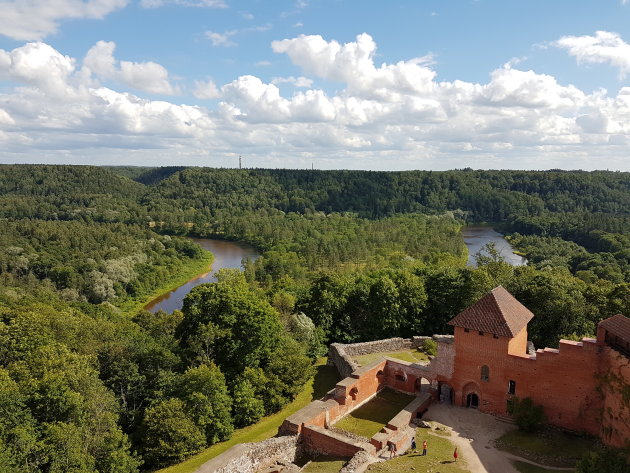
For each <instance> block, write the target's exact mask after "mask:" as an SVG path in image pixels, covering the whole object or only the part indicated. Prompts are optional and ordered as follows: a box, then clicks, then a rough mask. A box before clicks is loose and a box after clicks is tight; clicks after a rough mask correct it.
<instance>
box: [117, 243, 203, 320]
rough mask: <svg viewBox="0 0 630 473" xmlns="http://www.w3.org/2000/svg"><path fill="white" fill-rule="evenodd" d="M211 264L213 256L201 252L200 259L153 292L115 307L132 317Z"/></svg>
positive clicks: (182, 269)
mask: <svg viewBox="0 0 630 473" xmlns="http://www.w3.org/2000/svg"><path fill="white" fill-rule="evenodd" d="M213 262H214V254H213V253H211V252H210V251H207V250H203V255H202V257H201V258H200V259H198V260H192V261H191V262H190V263H189V264H187V265H185V266H183V267H182V268H181V271H180V272H179V273H177V274H176V275H174V276H173V277H172V278H169V280H168V281H167V282H165V283H164V284H162V285H161V286H159V287H156V288H155V289H154V290H153V291H151V293H149V294H145V295H143V296H140V297H134V298H132V299H128V300H126V301H124V302H122V303H121V304H119V305H117V306H118V307H119V308H120V310H121V311H122V312H123V313H124V314H126V315H128V316H129V317H133V316H134V315H136V314H137V313H138V311H140V310H142V308H143V307H144V306H145V305H147V304H148V303H149V302H151V301H152V300H154V299H157V298H158V297H160V296H161V295H162V294H166V293H168V292H171V291H172V290H174V289H177V288H178V287H179V286H182V285H184V284H186V283H187V282H188V281H190V280H191V279H193V278H194V277H196V276H199V275H200V274H204V273H207V272H208V271H210V270H211V266H212V263H213Z"/></svg>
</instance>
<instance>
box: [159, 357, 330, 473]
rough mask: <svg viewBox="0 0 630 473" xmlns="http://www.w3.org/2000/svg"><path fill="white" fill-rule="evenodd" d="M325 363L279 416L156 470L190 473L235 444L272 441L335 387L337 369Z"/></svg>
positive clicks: (318, 366)
mask: <svg viewBox="0 0 630 473" xmlns="http://www.w3.org/2000/svg"><path fill="white" fill-rule="evenodd" d="M325 363H326V359H325V358H322V359H320V360H319V361H318V362H317V364H316V367H317V372H316V374H315V377H314V378H312V379H311V380H310V381H309V382H308V383H306V385H305V386H304V389H303V390H302V392H301V393H300V394H298V395H297V397H296V398H295V400H294V401H293V402H292V403H291V404H289V405H288V406H287V407H285V408H284V409H282V410H281V411H280V412H277V413H275V414H273V415H271V416H269V417H265V418H264V419H262V420H261V421H260V422H258V423H256V424H253V425H250V426H248V427H244V428H242V429H238V430H236V431H235V432H234V435H232V438H231V439H230V440H227V441H225V442H221V443H218V444H216V445H213V446H211V447H209V448H207V449H206V450H204V451H203V452H201V453H199V454H197V455H195V456H194V457H191V458H189V459H188V460H186V461H185V462H183V463H180V464H178V465H173V466H171V467H168V468H165V469H162V470H159V473H192V472H194V471H195V470H196V469H197V468H199V467H200V466H201V465H203V464H204V463H205V462H207V461H208V460H211V459H213V458H214V457H216V456H217V455H220V454H221V453H223V452H225V451H226V450H227V449H229V448H231V447H233V446H234V445H236V444H239V443H246V442H260V441H261V440H265V439H268V438H270V437H273V436H274V435H276V434H277V433H278V428H279V427H280V425H281V424H282V422H283V421H284V419H286V418H287V417H288V416H290V415H291V414H293V413H295V412H297V411H299V410H300V409H302V408H303V407H304V406H306V405H307V404H308V403H310V402H311V401H313V400H315V399H319V398H321V397H322V396H323V395H324V394H326V393H327V392H328V391H330V390H331V389H332V388H333V387H334V386H335V384H337V382H338V381H339V379H340V377H339V373H338V372H337V369H336V368H335V367H334V366H326V364H325Z"/></svg>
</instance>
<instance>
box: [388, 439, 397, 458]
mask: <svg viewBox="0 0 630 473" xmlns="http://www.w3.org/2000/svg"><path fill="white" fill-rule="evenodd" d="M394 455H396V444H395V443H393V442H390V443H389V459H390V460H391V459H392V458H393V457H394Z"/></svg>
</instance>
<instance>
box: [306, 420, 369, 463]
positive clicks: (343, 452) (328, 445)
mask: <svg viewBox="0 0 630 473" xmlns="http://www.w3.org/2000/svg"><path fill="white" fill-rule="evenodd" d="M302 441H303V442H304V446H305V447H306V449H307V450H308V451H309V452H313V453H325V454H326V455H331V456H340V457H352V456H353V455H354V454H355V453H357V452H359V451H361V450H363V448H361V446H359V445H357V444H355V443H352V442H351V441H349V440H348V439H345V440H343V439H340V438H337V435H336V434H335V433H334V432H330V431H327V430H324V429H320V428H317V427H315V426H310V425H305V426H304V428H303V429H302ZM366 446H370V447H371V448H372V449H373V448H374V447H373V446H371V445H370V444H366Z"/></svg>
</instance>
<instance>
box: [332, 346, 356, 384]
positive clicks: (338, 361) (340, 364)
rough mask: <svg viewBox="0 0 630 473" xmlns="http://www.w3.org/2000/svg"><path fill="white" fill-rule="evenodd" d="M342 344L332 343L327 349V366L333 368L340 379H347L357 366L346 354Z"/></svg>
mask: <svg viewBox="0 0 630 473" xmlns="http://www.w3.org/2000/svg"><path fill="white" fill-rule="evenodd" d="M347 346H348V345H344V344H343V343H333V344H331V345H330V347H328V361H327V363H326V364H327V365H329V366H335V367H336V368H337V371H339V374H340V375H341V376H342V377H344V378H345V377H347V376H350V374H352V372H354V371H355V370H356V369H357V368H358V367H359V365H358V364H357V363H356V362H355V361H354V360H353V359H352V358H351V357H350V356H349V355H348V354H347V353H346V347H347Z"/></svg>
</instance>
